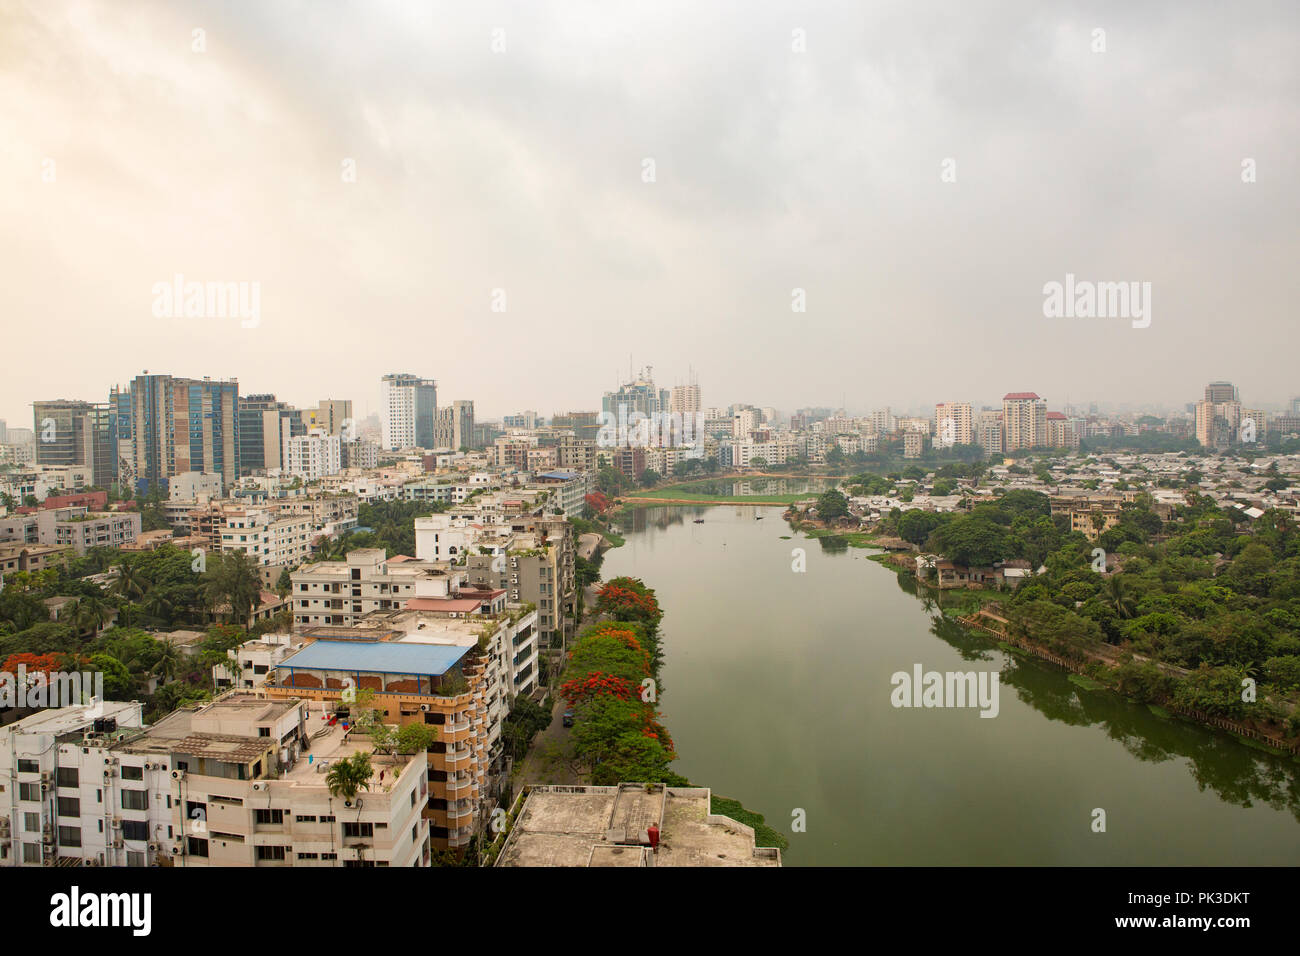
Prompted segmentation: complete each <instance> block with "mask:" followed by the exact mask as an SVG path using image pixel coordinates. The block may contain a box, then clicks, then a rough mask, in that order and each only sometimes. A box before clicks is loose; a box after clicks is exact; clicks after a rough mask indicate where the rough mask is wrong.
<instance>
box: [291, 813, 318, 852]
mask: <svg viewBox="0 0 1300 956" xmlns="http://www.w3.org/2000/svg"><path fill="white" fill-rule="evenodd" d="M294 820H295V821H297V822H298V823H315V822H316V818H315V817H313V816H307V815H305V814H302V813H300V814H298V815H297V816H295V817H294ZM298 855H299V856H302V854H301V853H300V854H298Z"/></svg>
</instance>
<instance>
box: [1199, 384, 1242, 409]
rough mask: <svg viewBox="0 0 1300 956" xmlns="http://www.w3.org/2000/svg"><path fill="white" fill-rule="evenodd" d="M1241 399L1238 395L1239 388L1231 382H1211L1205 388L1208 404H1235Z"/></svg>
mask: <svg viewBox="0 0 1300 956" xmlns="http://www.w3.org/2000/svg"><path fill="white" fill-rule="evenodd" d="M1240 398H1241V396H1240V395H1238V394H1237V386H1235V385H1233V384H1232V383H1231V382H1211V383H1210V384H1209V385H1207V386H1205V400H1206V401H1207V402H1214V403H1216V404H1217V403H1219V402H1235V401H1238V400H1239V399H1240Z"/></svg>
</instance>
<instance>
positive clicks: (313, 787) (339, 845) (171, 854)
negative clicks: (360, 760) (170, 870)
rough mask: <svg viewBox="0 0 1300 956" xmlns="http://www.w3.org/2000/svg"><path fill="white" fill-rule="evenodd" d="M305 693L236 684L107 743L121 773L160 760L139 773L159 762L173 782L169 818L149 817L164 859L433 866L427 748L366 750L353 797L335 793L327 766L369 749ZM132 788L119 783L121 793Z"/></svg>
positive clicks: (188, 863) (174, 862) (203, 863)
mask: <svg viewBox="0 0 1300 956" xmlns="http://www.w3.org/2000/svg"><path fill="white" fill-rule="evenodd" d="M304 696H308V695H301V696H299V695H276V696H271V695H263V694H254V693H247V692H232V693H229V694H226V695H224V696H222V697H219V698H217V699H216V700H215V701H213V702H212V703H210V704H206V705H204V706H202V707H187V708H182V709H180V710H177V711H175V712H173V713H172V714H169V715H168V716H167V717H164V718H163V719H162V720H160V721H159V722H158V723H157V724H155V725H153V726H152V727H150V728H148V730H146V731H145V732H144V733H143V734H141V735H139V736H136V737H132V738H128V739H126V740H123V741H121V742H119V743H116V744H115V745H114V746H113V747H112V748H111V750H110V753H111V754H112V758H111V759H113V760H115V761H117V762H118V763H117V765H118V766H119V767H120V770H121V772H122V773H123V775H125V772H126V769H127V767H128V766H129V765H131V764H137V763H138V762H143V764H144V767H152V768H155V769H154V770H145V771H144V772H145V773H147V774H157V773H159V772H161V774H162V776H163V778H164V779H165V780H166V781H167V784H169V786H167V787H166V791H165V792H166V802H167V806H168V807H169V808H170V809H169V810H168V811H167V814H166V817H165V819H166V821H167V826H166V828H165V829H164V828H163V826H162V825H161V824H155V825H153V826H152V827H151V829H152V830H154V831H156V836H154V834H151V836H153V837H154V843H153V845H154V846H157V847H158V850H157V851H153V852H156V853H158V854H159V855H161V856H162V857H163V860H161V861H160V862H162V863H164V865H170V866H176V867H212V866H239V867H245V866H247V867H254V866H256V867H264V866H274V867H303V866H316V867H321V866H324V867H418V866H427V865H428V863H429V844H428V833H429V829H428V824H427V822H426V821H425V820H424V806H425V804H426V801H427V799H428V783H427V776H426V775H427V769H428V762H427V757H426V755H425V752H423V751H421V752H419V753H416V754H412V755H379V754H372V755H371V757H370V765H371V776H370V779H369V780H368V781H366V786H365V787H364V788H362V789H361V790H359V792H358V794H357V796H356V797H353V798H351V799H348V798H345V797H342V796H336V795H335V794H333V793H331V792H330V789H329V785H328V783H327V776H328V772H329V769H330V767H331V765H332V764H334V763H335V762H336V761H338V760H342V759H345V758H348V757H351V756H352V755H354V754H357V753H371V751H372V750H373V745H372V744H371V741H370V740H369V739H368V738H367V737H365V736H364V735H363V734H362V732H361V731H360V730H359V729H357V728H356V727H355V725H349V724H347V722H345V721H341V720H339V719H338V716H337V715H336V714H334V713H331V712H329V711H327V710H326V709H325V708H323V707H320V706H319V705H317V704H316V703H315V702H314V701H312V700H307V699H303V697H304ZM156 768H161V771H159V770H157V769H156ZM168 768H170V769H168ZM150 789H152V788H150ZM127 792H129V791H126V790H125V787H124V796H125V794H126V793H127ZM145 793H146V795H145V797H144V800H145V801H146V802H147V803H148V804H152V801H151V800H149V797H156V796H157V794H153V793H150V792H149V791H146V792H145ZM140 802H141V798H135V799H134V800H127V801H125V803H127V804H129V805H135V804H139V803H140ZM153 810H154V808H153V807H152V806H150V807H148V809H146V810H145V811H143V813H152V812H153ZM141 813H142V812H141V811H137V814H136V815H137V816H138V815H141ZM150 822H152V821H150ZM123 829H125V823H124V825H123ZM124 836H125V833H124ZM128 845H129V844H128Z"/></svg>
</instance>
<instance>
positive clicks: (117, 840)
mask: <svg viewBox="0 0 1300 956" xmlns="http://www.w3.org/2000/svg"><path fill="white" fill-rule="evenodd" d="M123 846H125V844H124V843H123V842H122V838H121V837H120V836H115V837H113V849H114V850H120V849H122V847H123Z"/></svg>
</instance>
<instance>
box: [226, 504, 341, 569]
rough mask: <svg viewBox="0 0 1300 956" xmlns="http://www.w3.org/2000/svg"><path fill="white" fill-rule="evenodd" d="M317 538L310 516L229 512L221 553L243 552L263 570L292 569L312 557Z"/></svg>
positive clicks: (266, 511) (253, 510)
mask: <svg viewBox="0 0 1300 956" xmlns="http://www.w3.org/2000/svg"><path fill="white" fill-rule="evenodd" d="M316 535H317V531H316V528H315V526H314V525H313V523H312V520H311V518H310V517H309V516H307V515H285V516H283V517H281V516H279V515H278V514H277V513H276V512H275V511H274V510H271V509H263V508H237V509H230V510H227V511H226V512H225V523H224V525H223V526H222V529H221V550H222V552H228V551H242V552H244V553H245V554H247V555H248V556H249V557H250V558H252V560H253V563H254V564H256V565H258V566H259V567H263V568H270V567H286V566H287V567H292V566H294V565H298V564H301V563H302V562H303V561H305V560H307V558H308V557H309V556H310V555H311V548H312V541H313V540H314V539H315V538H316Z"/></svg>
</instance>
